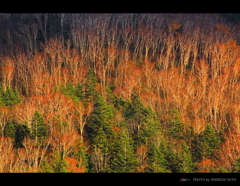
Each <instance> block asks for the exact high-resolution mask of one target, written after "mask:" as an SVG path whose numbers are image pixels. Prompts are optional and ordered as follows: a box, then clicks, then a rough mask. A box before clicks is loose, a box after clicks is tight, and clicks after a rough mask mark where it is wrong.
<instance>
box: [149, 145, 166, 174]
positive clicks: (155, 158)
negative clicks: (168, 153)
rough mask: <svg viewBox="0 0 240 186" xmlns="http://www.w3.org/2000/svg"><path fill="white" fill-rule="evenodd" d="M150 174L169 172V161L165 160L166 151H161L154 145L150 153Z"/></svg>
mask: <svg viewBox="0 0 240 186" xmlns="http://www.w3.org/2000/svg"><path fill="white" fill-rule="evenodd" d="M147 171H148V172H153V173H165V172H169V170H167V160H166V159H165V153H164V149H160V148H158V147H157V145H156V144H153V145H152V147H151V148H150V149H149V151H148V168H147Z"/></svg>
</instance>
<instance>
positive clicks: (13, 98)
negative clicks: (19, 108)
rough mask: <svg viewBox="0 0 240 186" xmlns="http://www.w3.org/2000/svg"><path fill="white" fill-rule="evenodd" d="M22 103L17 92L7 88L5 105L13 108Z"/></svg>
mask: <svg viewBox="0 0 240 186" xmlns="http://www.w3.org/2000/svg"><path fill="white" fill-rule="evenodd" d="M20 101H21V99H20V97H19V95H18V93H17V91H13V90H12V89H11V88H10V87H7V90H6V92H5V105H6V106H11V105H15V104H17V103H19V102H20Z"/></svg>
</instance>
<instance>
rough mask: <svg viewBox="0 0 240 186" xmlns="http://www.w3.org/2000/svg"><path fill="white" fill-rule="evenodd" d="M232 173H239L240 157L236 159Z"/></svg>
mask: <svg viewBox="0 0 240 186" xmlns="http://www.w3.org/2000/svg"><path fill="white" fill-rule="evenodd" d="M233 172H234V173H240V158H238V159H236V161H235V166H234V168H233Z"/></svg>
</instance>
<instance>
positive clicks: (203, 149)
mask: <svg viewBox="0 0 240 186" xmlns="http://www.w3.org/2000/svg"><path fill="white" fill-rule="evenodd" d="M222 141H223V138H221V136H220V135H219V134H217V133H216V132H215V131H214V130H213V128H212V126H211V125H210V124H208V125H207V126H206V128H205V130H204V131H203V132H202V133H201V134H200V135H199V140H198V152H199V154H200V156H201V157H202V158H203V159H208V158H211V157H212V156H213V155H214V152H215V151H216V150H217V148H218V147H219V145H220V144H221V142H222Z"/></svg>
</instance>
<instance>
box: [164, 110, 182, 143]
mask: <svg viewBox="0 0 240 186" xmlns="http://www.w3.org/2000/svg"><path fill="white" fill-rule="evenodd" d="M171 117H172V119H171V120H170V121H168V122H167V130H168V131H167V133H168V134H169V135H171V136H173V137H174V138H176V139H179V138H183V136H184V133H183V127H184V124H183V123H182V122H181V121H180V120H179V119H180V117H179V111H178V110H177V109H176V108H173V109H172V112H171Z"/></svg>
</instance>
